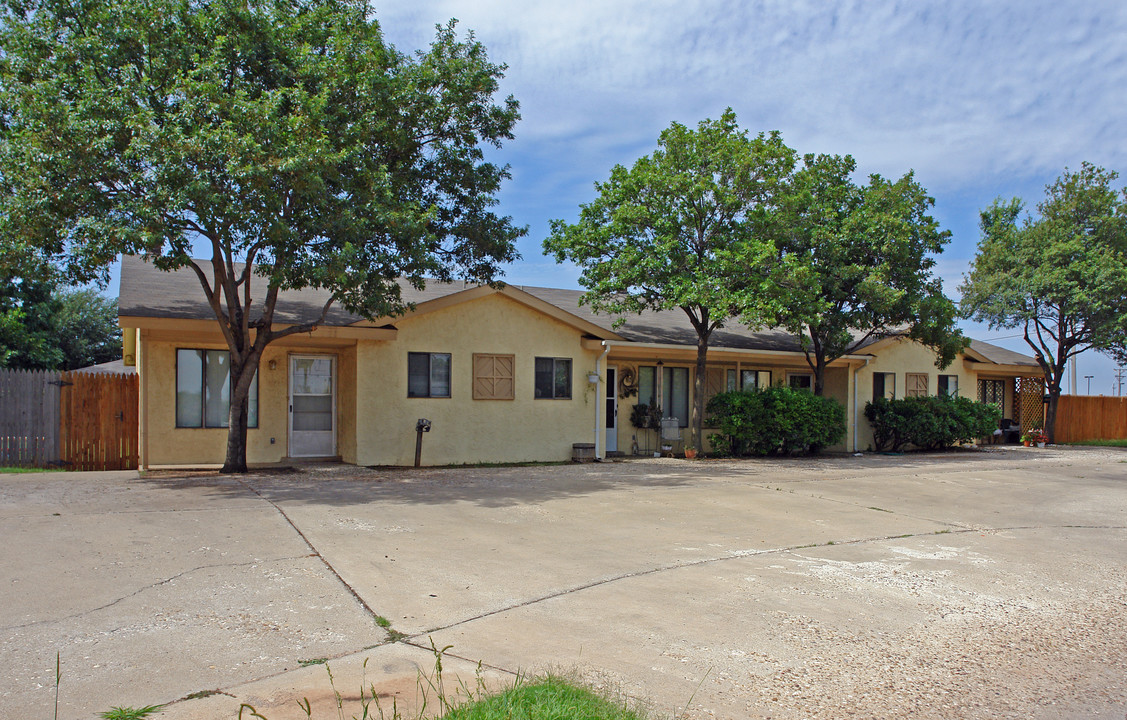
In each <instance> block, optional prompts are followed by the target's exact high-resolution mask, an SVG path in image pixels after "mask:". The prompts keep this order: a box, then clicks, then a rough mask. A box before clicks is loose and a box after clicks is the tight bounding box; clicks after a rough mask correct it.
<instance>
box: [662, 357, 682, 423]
mask: <svg viewBox="0 0 1127 720" xmlns="http://www.w3.org/2000/svg"><path fill="white" fill-rule="evenodd" d="M661 389H662V393H661V394H662V401H663V402H664V403H665V408H663V410H664V412H663V413H662V414H663V415H664V416H665V417H667V418H677V424H678V425H680V426H681V427H688V426H689V369H688V368H665V373H664V376H663V378H662V386H661Z"/></svg>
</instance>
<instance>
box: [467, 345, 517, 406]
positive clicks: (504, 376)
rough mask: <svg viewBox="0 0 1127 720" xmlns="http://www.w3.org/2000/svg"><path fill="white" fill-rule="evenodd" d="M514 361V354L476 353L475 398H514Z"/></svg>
mask: <svg viewBox="0 0 1127 720" xmlns="http://www.w3.org/2000/svg"><path fill="white" fill-rule="evenodd" d="M514 362H515V356H513V355H487V354H485V353H474V356H473V399H474V400H512V399H513V397H514V394H513V365H514Z"/></svg>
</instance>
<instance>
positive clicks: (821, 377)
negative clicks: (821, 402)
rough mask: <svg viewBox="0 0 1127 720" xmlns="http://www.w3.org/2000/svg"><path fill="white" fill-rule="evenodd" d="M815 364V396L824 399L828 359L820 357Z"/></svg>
mask: <svg viewBox="0 0 1127 720" xmlns="http://www.w3.org/2000/svg"><path fill="white" fill-rule="evenodd" d="M814 363H815V364H814V368H813V369H814V394H815V395H817V396H818V397H822V394H823V393H824V392H825V391H826V359H825V358H824V357H821V356H819V357H817V358H816V359H815V361H814Z"/></svg>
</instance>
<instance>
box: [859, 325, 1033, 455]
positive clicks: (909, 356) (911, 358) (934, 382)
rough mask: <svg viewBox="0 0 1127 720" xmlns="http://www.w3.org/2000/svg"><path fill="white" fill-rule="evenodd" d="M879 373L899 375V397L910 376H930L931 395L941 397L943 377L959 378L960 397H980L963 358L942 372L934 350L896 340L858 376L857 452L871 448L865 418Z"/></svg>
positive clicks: (878, 352) (876, 352)
mask: <svg viewBox="0 0 1127 720" xmlns="http://www.w3.org/2000/svg"><path fill="white" fill-rule="evenodd" d="M877 372H884V373H895V374H896V397H897V398H902V397H904V396H905V388H906V387H907V378H906V377H905V376H906V375H907V373H921V374H927V376H928V378H927V387H928V394H929V395H936V394H938V392H939V390H938V388H939V376H940V375H958V376H959V395H960V396H961V397H966V398H970V399H971V400H976V399H977V398H978V376H977V375H976V373H974V372H973V371H971V370H969V369H968V368H967V367H966V364H965V363H964V362H963V358H962V356H960V357H958V358H956V359H955V361H954V362H953V363H951V364H950V365H949V366H948V367H947V368H946V369H944V370H940V369H939V368H937V367H935V351H933V350H931V349H930V348H928V347H926V346H924V345H921V344H920V343H917V342H914V341H911V340H893V341H891V342H890V343H888V344H885V345H882V346H880V347H878V348H877V349H876V350H874V351H873V358H872V359H871V360H870V361H869V364H868V365H867V366H865V367H864V368H862V369H861V371H860V372H859V373H858V375H857V449H858V450H869V449H871V446H872V442H873V431H872V428H871V427H870V426H869V421H868V420H866V419H865V403H867V402H869V401H871V400H872V399H873V373H877ZM1011 385H1012V381H1011ZM850 412H852V408H850Z"/></svg>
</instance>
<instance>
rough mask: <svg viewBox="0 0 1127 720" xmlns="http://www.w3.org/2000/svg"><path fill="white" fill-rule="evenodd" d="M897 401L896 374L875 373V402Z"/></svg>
mask: <svg viewBox="0 0 1127 720" xmlns="http://www.w3.org/2000/svg"><path fill="white" fill-rule="evenodd" d="M880 398H885V399H887V400H895V399H896V373H883V372H878V373H873V400H874V401H875V400H879V399H880Z"/></svg>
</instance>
